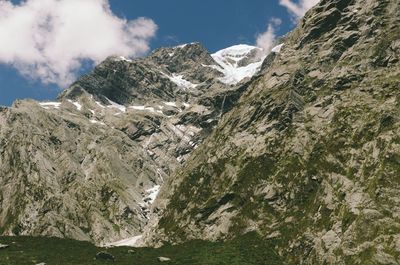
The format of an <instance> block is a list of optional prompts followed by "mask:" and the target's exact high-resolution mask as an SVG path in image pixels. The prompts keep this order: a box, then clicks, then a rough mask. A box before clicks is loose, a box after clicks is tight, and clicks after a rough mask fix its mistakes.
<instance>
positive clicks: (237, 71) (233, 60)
mask: <svg viewBox="0 0 400 265" xmlns="http://www.w3.org/2000/svg"><path fill="white" fill-rule="evenodd" d="M254 51H260V52H261V49H260V48H258V47H255V46H249V45H243V44H242V45H236V46H232V47H229V48H226V49H223V50H221V51H218V52H216V53H214V54H212V55H211V56H212V58H213V59H214V61H215V62H217V64H218V66H217V65H205V66H208V67H211V68H214V69H216V70H218V71H220V72H221V73H223V74H224V77H222V78H220V81H221V82H222V83H224V84H229V85H235V84H237V83H239V82H240V81H242V80H243V79H245V78H248V77H252V76H254V75H255V74H256V73H257V72H258V71H259V70H260V68H261V65H262V63H263V61H264V59H265V57H263V58H261V59H260V60H259V61H257V62H255V63H251V64H249V65H246V66H239V62H240V61H242V60H243V59H245V58H246V57H247V56H249V55H250V53H252V52H254Z"/></svg>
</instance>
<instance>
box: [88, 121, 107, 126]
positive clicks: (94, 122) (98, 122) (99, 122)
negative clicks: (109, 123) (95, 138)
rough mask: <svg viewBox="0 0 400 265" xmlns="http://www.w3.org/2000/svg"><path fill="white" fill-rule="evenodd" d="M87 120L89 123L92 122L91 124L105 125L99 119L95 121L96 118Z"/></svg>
mask: <svg viewBox="0 0 400 265" xmlns="http://www.w3.org/2000/svg"><path fill="white" fill-rule="evenodd" d="M89 121H90V123H93V124H100V125H106V124H105V123H104V122H101V121H96V120H89Z"/></svg>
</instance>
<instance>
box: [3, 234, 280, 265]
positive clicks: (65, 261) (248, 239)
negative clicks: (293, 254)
mask: <svg viewBox="0 0 400 265" xmlns="http://www.w3.org/2000/svg"><path fill="white" fill-rule="evenodd" d="M0 243H2V244H7V245H10V247H9V248H7V249H1V250H0V264H1V265H11V264H13V265H14V264H15V265H25V264H37V263H42V262H44V263H46V265H53V264H54V265H69V264H80V265H84V264H143V265H145V264H158V263H160V262H159V261H158V259H157V257H160V256H162V257H168V258H171V261H170V262H163V264H202V265H203V264H204V265H206V264H230V265H235V264H240V265H246V264H257V265H258V264H260V265H261V264H268V265H274V264H282V263H281V262H280V260H279V258H278V256H277V255H276V253H275V252H274V251H273V247H272V246H273V242H271V241H264V240H262V239H261V238H260V237H259V236H258V235H257V234H255V233H250V234H247V235H245V236H242V237H240V238H238V239H235V240H233V241H230V242H225V243H212V242H205V241H200V240H198V241H191V242H188V243H185V244H183V245H179V246H164V247H162V248H159V249H152V248H136V249H134V248H129V247H118V248H109V249H101V248H97V247H95V246H93V245H92V244H90V243H88V242H80V241H74V240H68V239H57V238H33V237H0ZM129 250H134V253H130V252H132V251H129ZM99 251H106V252H108V253H110V254H112V255H113V256H114V257H115V258H116V260H115V262H112V261H99V260H95V255H96V253H98V252H99ZM128 251H129V252H128Z"/></svg>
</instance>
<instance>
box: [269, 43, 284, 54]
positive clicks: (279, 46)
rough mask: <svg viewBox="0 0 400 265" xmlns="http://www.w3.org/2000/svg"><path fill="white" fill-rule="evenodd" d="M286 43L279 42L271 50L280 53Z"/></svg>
mask: <svg viewBox="0 0 400 265" xmlns="http://www.w3.org/2000/svg"><path fill="white" fill-rule="evenodd" d="M284 45H285V44H284V43H282V44H279V45H277V46H275V47H274V48H272V50H271V52H274V53H280V52H281V50H282V48H283V46H284Z"/></svg>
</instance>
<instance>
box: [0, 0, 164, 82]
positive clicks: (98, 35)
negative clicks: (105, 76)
mask: <svg viewBox="0 0 400 265" xmlns="http://www.w3.org/2000/svg"><path fill="white" fill-rule="evenodd" d="M156 30H157V25H156V24H155V23H154V22H153V21H152V20H151V19H148V18H138V19H136V20H131V21H128V20H126V19H121V18H119V17H117V16H115V15H114V14H113V13H112V11H111V9H110V6H109V3H108V0H84V1H82V0H27V1H24V2H22V3H21V4H19V5H14V4H13V3H12V2H11V1H5V0H0V63H5V64H10V65H12V66H14V67H15V68H16V69H18V70H19V71H20V72H21V73H22V74H23V75H25V76H28V77H30V78H34V79H40V80H41V81H42V82H44V83H56V84H58V85H59V86H62V87H64V86H66V85H68V84H69V83H70V82H72V81H73V80H74V79H75V73H76V71H77V70H79V69H80V68H81V66H82V62H83V61H84V60H90V61H93V62H100V61H101V60H103V59H105V58H106V57H107V56H109V55H112V54H119V55H123V56H127V57H136V56H140V55H143V54H144V53H146V52H147V51H148V50H149V41H150V40H151V38H152V37H154V36H155V33H156Z"/></svg>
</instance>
